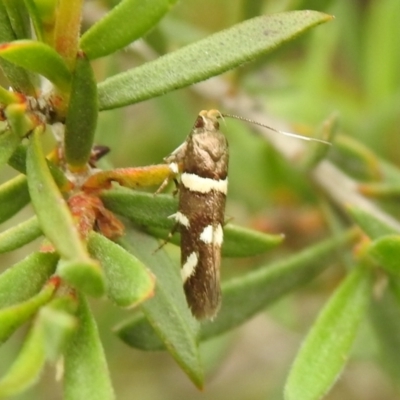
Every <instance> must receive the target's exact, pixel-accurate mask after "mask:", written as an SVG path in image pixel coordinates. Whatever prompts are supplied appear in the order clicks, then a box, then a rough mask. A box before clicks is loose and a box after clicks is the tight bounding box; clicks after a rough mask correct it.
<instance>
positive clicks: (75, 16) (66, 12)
mask: <svg viewBox="0 0 400 400" xmlns="http://www.w3.org/2000/svg"><path fill="white" fill-rule="evenodd" d="M51 1H52V0H51ZM83 1H84V0H58V1H57V2H56V3H53V4H50V7H49V8H50V9H51V8H52V7H54V11H53V10H48V11H50V12H51V11H53V12H54V15H53V16H52V17H50V21H49V22H50V23H51V24H52V25H51V27H52V28H53V29H52V31H51V33H52V35H51V39H52V43H54V48H55V50H56V51H57V53H58V54H60V55H61V57H62V58H63V59H64V61H65V62H66V63H67V65H68V67H69V69H70V70H71V71H72V70H73V69H74V65H75V61H76V54H77V53H78V50H79V36H80V30H81V21H82V10H83Z"/></svg>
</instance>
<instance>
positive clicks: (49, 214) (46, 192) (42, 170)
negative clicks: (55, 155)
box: [26, 129, 90, 263]
mask: <svg viewBox="0 0 400 400" xmlns="http://www.w3.org/2000/svg"><path fill="white" fill-rule="evenodd" d="M40 135H41V132H40V130H38V129H36V130H35V131H34V133H33V134H32V135H31V137H30V143H29V147H28V154H27V160H26V169H27V177H28V187H29V193H30V196H31V200H32V204H33V207H34V208H35V211H36V215H37V217H38V220H39V223H40V227H41V229H42V230H43V233H44V234H45V235H46V237H47V238H48V239H49V240H50V241H51V242H52V243H53V244H54V246H55V247H56V249H57V251H59V253H60V254H61V255H62V257H63V258H65V259H67V260H76V261H79V262H83V261H87V262H89V261H90V260H88V255H87V253H86V250H85V248H84V246H83V243H82V241H81V238H80V235H79V233H78V231H77V229H76V227H75V224H74V221H73V218H72V216H71V213H70V211H69V209H68V206H67V204H66V202H65V200H64V198H63V196H62V195H61V193H60V191H59V189H58V188H57V185H56V183H55V182H54V180H53V178H52V176H51V174H50V171H49V168H48V165H47V163H46V160H45V158H44V155H43V151H42V148H41V145H40ZM89 263H90V262H89Z"/></svg>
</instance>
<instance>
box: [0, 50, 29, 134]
mask: <svg viewBox="0 0 400 400" xmlns="http://www.w3.org/2000/svg"><path fill="white" fill-rule="evenodd" d="M0 46H1V45H0ZM4 113H5V115H6V117H7V122H8V124H9V125H10V128H11V130H12V131H13V132H15V133H16V134H17V135H18V137H20V138H23V137H24V136H25V135H26V134H27V133H28V132H30V131H31V130H32V128H33V124H32V121H31V120H30V118H29V117H28V116H27V114H26V105H25V104H10V105H9V106H8V107H7V108H6V109H5V112H4Z"/></svg>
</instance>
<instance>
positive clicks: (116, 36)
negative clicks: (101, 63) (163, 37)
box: [80, 0, 177, 60]
mask: <svg viewBox="0 0 400 400" xmlns="http://www.w3.org/2000/svg"><path fill="white" fill-rule="evenodd" d="M176 1H177V0H123V1H121V2H119V3H118V4H117V5H116V6H115V7H114V8H113V9H112V10H111V11H110V12H109V13H108V14H106V16H105V17H104V18H102V19H101V20H100V21H98V22H97V23H96V24H94V25H93V26H92V27H91V28H89V29H88V30H87V31H86V32H85V33H84V34H83V35H82V38H81V41H80V47H81V49H82V50H83V51H84V52H85V53H86V54H87V56H88V57H89V59H90V60H93V59H95V58H98V57H102V56H106V55H108V54H111V53H114V52H115V51H117V50H119V49H121V48H122V47H124V46H127V45H128V44H129V43H131V42H133V41H134V40H136V39H139V38H140V37H142V36H143V35H144V34H145V33H146V32H147V31H148V30H150V29H151V28H153V27H154V26H155V25H156V24H157V22H158V21H159V20H160V19H161V18H162V17H163V16H164V15H165V14H166V13H167V12H168V11H169V9H170V8H171V7H172V6H173V4H174V3H176ZM127 15H131V16H132V18H126V16H127Z"/></svg>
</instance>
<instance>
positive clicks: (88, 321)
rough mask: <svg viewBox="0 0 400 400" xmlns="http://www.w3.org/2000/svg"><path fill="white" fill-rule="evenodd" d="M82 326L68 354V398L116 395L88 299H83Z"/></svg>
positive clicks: (101, 399)
mask: <svg viewBox="0 0 400 400" xmlns="http://www.w3.org/2000/svg"><path fill="white" fill-rule="evenodd" d="M77 317H78V320H79V326H78V330H77V331H76V333H75V334H74V336H73V338H72V340H71V341H70V342H69V345H68V348H67V350H66V352H65V354H64V399H65V400H112V399H114V398H115V395H114V392H113V389H112V386H111V382H110V376H109V373H108V369H107V362H106V359H105V356H104V350H103V347H102V345H101V341H100V337H99V332H98V329H97V326H96V322H95V320H94V318H93V315H92V313H91V311H90V309H89V306H88V304H87V301H86V299H85V298H84V297H83V296H82V297H80V299H79V308H78V314H77Z"/></svg>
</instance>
